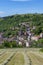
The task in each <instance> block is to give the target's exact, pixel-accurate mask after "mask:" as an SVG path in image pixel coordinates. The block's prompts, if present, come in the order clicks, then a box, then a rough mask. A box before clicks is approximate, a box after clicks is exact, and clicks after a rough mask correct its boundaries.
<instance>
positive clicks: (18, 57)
mask: <svg viewBox="0 0 43 65" xmlns="http://www.w3.org/2000/svg"><path fill="white" fill-rule="evenodd" d="M7 65H24V56H23V54H22V53H16V54H15V55H14V56H13V57H12V59H11V60H10V61H9V62H8V64H7Z"/></svg>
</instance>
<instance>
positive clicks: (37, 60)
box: [0, 48, 43, 65]
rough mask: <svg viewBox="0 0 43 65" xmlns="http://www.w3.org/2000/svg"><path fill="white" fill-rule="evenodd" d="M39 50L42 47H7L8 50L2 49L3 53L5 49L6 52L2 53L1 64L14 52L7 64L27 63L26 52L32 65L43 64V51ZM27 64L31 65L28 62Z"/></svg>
mask: <svg viewBox="0 0 43 65" xmlns="http://www.w3.org/2000/svg"><path fill="white" fill-rule="evenodd" d="M39 50H40V49H36V48H35V49H34V48H31V49H30V48H16V49H6V50H5V49H0V53H2V52H3V51H4V52H5V53H2V55H0V64H1V63H3V62H4V61H6V60H7V58H9V56H11V54H12V53H14V54H13V56H12V57H11V58H10V60H8V63H7V64H6V65H25V60H26V58H25V57H26V56H25V53H26V55H27V57H28V58H29V59H30V62H31V64H32V65H43V53H42V52H40V51H39ZM24 52H25V53H24ZM23 53H24V54H23ZM27 60H28V59H27ZM27 60H26V61H27ZM28 61H29V60H28ZM28 61H27V63H28ZM26 65H29V64H26Z"/></svg>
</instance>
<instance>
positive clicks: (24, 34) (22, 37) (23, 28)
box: [0, 22, 43, 47]
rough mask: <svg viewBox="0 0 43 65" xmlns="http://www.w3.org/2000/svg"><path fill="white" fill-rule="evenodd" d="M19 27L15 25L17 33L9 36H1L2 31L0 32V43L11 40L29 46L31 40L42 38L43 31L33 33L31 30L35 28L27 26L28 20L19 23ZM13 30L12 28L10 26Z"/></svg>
mask: <svg viewBox="0 0 43 65" xmlns="http://www.w3.org/2000/svg"><path fill="white" fill-rule="evenodd" d="M19 26H20V28H19V27H15V28H16V29H17V30H18V29H19V30H18V33H17V35H14V36H12V35H10V36H9V37H3V34H4V32H0V44H2V43H4V41H8V42H12V41H16V42H17V44H19V45H22V46H25V47H30V45H31V44H32V41H33V40H34V41H38V40H39V39H41V38H43V32H42V33H40V35H35V34H34V32H31V31H32V30H33V29H36V27H35V26H33V27H32V28H31V27H30V26H29V23H28V22H23V23H19ZM12 30H14V28H12Z"/></svg>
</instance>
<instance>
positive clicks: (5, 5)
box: [0, 0, 43, 17]
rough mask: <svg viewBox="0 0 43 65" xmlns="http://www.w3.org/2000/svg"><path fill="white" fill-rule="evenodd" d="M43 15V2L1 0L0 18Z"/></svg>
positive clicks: (33, 0)
mask: <svg viewBox="0 0 43 65" xmlns="http://www.w3.org/2000/svg"><path fill="white" fill-rule="evenodd" d="M27 13H43V0H0V17H4V16H10V15H14V14H27Z"/></svg>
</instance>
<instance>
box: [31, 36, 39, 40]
mask: <svg viewBox="0 0 43 65" xmlns="http://www.w3.org/2000/svg"><path fill="white" fill-rule="evenodd" d="M39 39H40V36H32V37H31V40H35V41H38V40H39Z"/></svg>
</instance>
